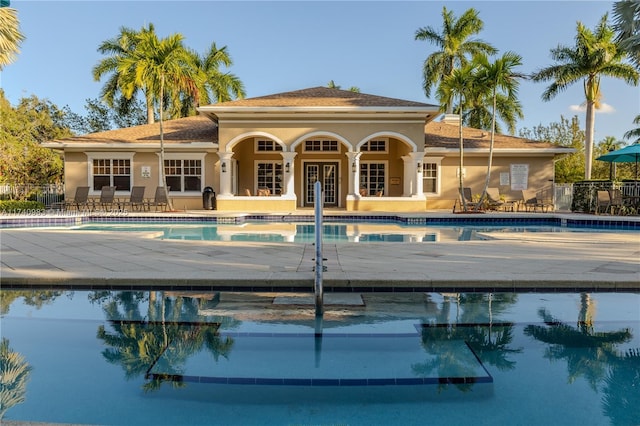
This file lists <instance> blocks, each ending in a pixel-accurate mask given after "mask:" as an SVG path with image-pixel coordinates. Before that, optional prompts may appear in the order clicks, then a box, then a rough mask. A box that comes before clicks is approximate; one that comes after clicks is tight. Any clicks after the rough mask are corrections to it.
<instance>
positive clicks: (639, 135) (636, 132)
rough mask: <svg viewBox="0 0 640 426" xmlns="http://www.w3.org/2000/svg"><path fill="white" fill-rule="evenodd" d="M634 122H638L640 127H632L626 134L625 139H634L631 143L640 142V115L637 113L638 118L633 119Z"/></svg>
mask: <svg viewBox="0 0 640 426" xmlns="http://www.w3.org/2000/svg"><path fill="white" fill-rule="evenodd" d="M633 124H636V125H637V126H638V127H636V128H635V129H631V130H629V131H628V132H626V133H625V134H624V138H625V139H633V138H636V139H635V140H632V141H631V143H640V115H636V118H634V119H633Z"/></svg>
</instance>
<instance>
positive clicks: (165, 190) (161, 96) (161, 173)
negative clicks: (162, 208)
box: [158, 75, 173, 211]
mask: <svg viewBox="0 0 640 426" xmlns="http://www.w3.org/2000/svg"><path fill="white" fill-rule="evenodd" d="M163 97H164V75H162V77H161V79H160V114H159V118H160V120H158V121H160V176H162V185H163V187H164V195H165V198H166V199H167V208H168V209H169V211H172V210H173V203H172V202H171V198H169V189H168V188H167V174H166V173H165V170H164V132H163V129H162V108H163V103H162V99H163Z"/></svg>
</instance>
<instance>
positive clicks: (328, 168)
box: [45, 87, 572, 212]
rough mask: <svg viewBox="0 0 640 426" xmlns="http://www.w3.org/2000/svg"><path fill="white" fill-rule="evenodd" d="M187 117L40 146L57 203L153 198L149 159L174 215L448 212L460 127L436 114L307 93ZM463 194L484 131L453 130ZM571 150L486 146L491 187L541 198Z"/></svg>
mask: <svg viewBox="0 0 640 426" xmlns="http://www.w3.org/2000/svg"><path fill="white" fill-rule="evenodd" d="M198 111H199V115H198V116H196V117H189V118H182V119H177V120H170V121H165V122H164V131H163V142H162V144H161V141H160V131H159V129H160V127H159V124H158V123H155V124H150V125H142V126H136V127H131V128H125V129H118V130H111V131H107V132H100V133H93V134H89V135H85V136H78V137H72V138H68V139H64V140H58V141H53V142H49V143H47V144H46V145H45V146H47V147H49V148H53V149H57V150H61V151H63V153H64V162H65V184H66V191H67V196H68V197H72V196H73V194H74V192H75V188H76V187H78V186H89V187H90V188H91V194H92V195H93V196H98V195H99V193H100V188H101V187H102V186H116V187H117V192H116V194H117V196H118V197H120V198H126V197H127V196H128V194H129V193H130V190H131V188H132V187H133V186H144V187H146V196H147V197H153V194H154V192H155V189H156V187H158V186H162V185H163V183H162V177H161V173H160V166H161V165H160V148H161V145H162V146H164V152H165V154H164V157H165V164H164V167H165V173H166V175H167V185H168V186H169V187H170V192H169V194H170V197H171V200H172V203H173V207H174V209H178V210H182V209H188V210H192V209H201V208H203V201H202V192H203V190H204V189H205V188H206V187H211V188H212V189H213V190H214V191H215V192H216V201H217V203H216V204H217V209H218V210H223V211H229V212H232V211H233V212H235V211H242V212H262V211H264V212H273V211H294V210H298V209H304V208H307V207H312V206H313V202H314V198H313V185H314V183H315V182H316V180H319V181H320V182H321V183H322V187H323V194H324V203H325V206H326V207H329V208H338V209H345V210H347V211H386V212H424V211H426V210H430V209H451V208H452V207H453V204H454V202H455V200H456V199H457V198H458V195H457V194H458V186H459V173H460V167H459V158H460V157H459V156H460V149H459V125H458V123H457V118H456V117H450V116H448V117H445V119H439V117H440V116H441V114H440V113H439V108H438V107H437V106H436V105H429V104H425V103H420V102H413V101H405V100H400V99H392V98H386V97H380V96H374V95H367V94H362V93H354V92H351V91H343V90H338V89H330V88H325V87H316V88H311V89H304V90H299V91H293V92H286V93H281V94H275V95H270V96H263V97H257V98H250V99H242V100H236V101H231V102H224V103H219V104H215V105H209V106H203V107H200V108H199V109H198ZM463 137H464V167H463V170H462V172H463V177H464V182H465V183H464V186H469V187H471V188H472V190H473V192H474V193H476V192H477V193H479V192H480V191H481V190H482V187H483V185H484V181H485V177H486V175H487V160H488V152H489V142H490V135H489V132H486V131H483V130H478V129H470V128H463ZM570 152H572V150H571V149H567V148H561V147H557V146H554V145H552V144H550V143H546V142H539V141H532V140H527V139H522V138H517V137H512V136H505V135H496V136H495V148H494V159H493V166H492V169H491V184H490V186H494V187H498V188H500V192H501V193H502V194H504V195H505V197H506V198H515V197H517V196H518V194H519V189H522V188H523V187H526V188H529V189H534V190H540V189H542V188H544V187H549V186H550V185H551V183H552V182H553V178H554V160H555V159H556V158H557V157H558V156H560V155H563V154H566V153H570Z"/></svg>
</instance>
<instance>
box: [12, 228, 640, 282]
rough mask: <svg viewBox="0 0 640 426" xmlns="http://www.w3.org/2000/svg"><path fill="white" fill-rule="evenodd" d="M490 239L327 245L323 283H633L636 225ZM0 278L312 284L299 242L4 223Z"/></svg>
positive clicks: (637, 272) (639, 267) (638, 245)
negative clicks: (155, 235)
mask: <svg viewBox="0 0 640 426" xmlns="http://www.w3.org/2000/svg"><path fill="white" fill-rule="evenodd" d="M497 237H498V238H499V239H494V240H488V241H460V242H457V241H452V242H433V243H415V244H409V243H378V244H372V243H367V244H364V243H344V244H335V245H328V244H325V245H324V248H325V252H324V257H325V258H326V261H325V262H324V263H325V266H326V268H327V271H326V272H325V273H324V280H323V281H324V285H325V288H329V289H334V290H338V289H340V290H342V291H349V289H358V290H362V289H366V288H370V289H373V288H379V289H397V290H400V289H404V290H407V291H408V290H411V289H425V288H449V289H453V288H456V289H460V288H462V289H505V290H506V289H510V288H516V289H518V288H526V289H532V288H540V289H543V288H546V289H583V288H584V289H596V290H597V289H627V290H629V289H630V290H638V291H640V235H639V234H638V233H628V232H620V233H609V232H607V233H599V232H596V233H590V232H574V233H528V234H520V233H518V234H516V233H513V234H509V233H500V234H499V235H498V236H497ZM0 246H1V252H0V256H1V257H0V259H1V266H2V269H1V271H0V285H2V286H3V287H5V288H6V287H10V286H13V287H18V286H24V285H47V286H51V285H53V284H59V285H62V284H65V285H74V286H79V287H86V286H90V287H103V286H105V287H115V286H125V287H129V286H130V287H136V286H143V287H149V286H158V285H162V286H171V287H175V288H184V289H189V288H194V289H196V288H198V289H199V288H206V287H207V286H210V287H215V288H241V287H242V288H247V289H270V288H277V289H287V288H292V289H308V290H309V291H312V290H313V280H314V272H313V261H312V260H311V259H312V256H309V253H310V252H311V253H312V252H313V250H310V247H309V246H308V245H305V244H295V243H252V242H212V241H191V240H190V241H182V240H159V239H155V238H151V236H150V235H149V234H148V233H144V232H140V233H130V232H128V233H117V232H105V231H100V232H90V231H69V230H54V229H38V228H32V229H3V230H2V231H1V232H0Z"/></svg>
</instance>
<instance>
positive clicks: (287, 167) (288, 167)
mask: <svg viewBox="0 0 640 426" xmlns="http://www.w3.org/2000/svg"><path fill="white" fill-rule="evenodd" d="M284 171H285V172H286V173H290V172H291V164H290V163H289V162H288V161H287V164H285V166H284Z"/></svg>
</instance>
